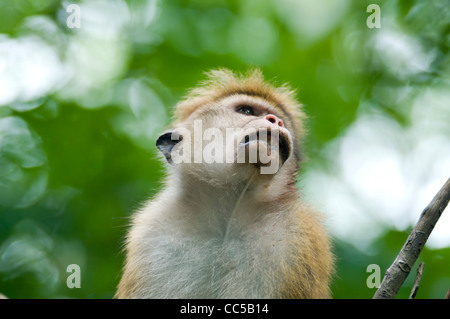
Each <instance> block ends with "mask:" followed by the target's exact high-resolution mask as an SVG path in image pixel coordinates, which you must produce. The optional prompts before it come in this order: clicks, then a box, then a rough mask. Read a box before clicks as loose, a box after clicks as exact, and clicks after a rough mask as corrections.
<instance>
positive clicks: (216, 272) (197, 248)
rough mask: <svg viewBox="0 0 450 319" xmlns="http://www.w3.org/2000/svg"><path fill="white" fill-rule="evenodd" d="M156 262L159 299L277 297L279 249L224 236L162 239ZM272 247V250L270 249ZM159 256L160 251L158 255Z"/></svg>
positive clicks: (154, 276)
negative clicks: (222, 237)
mask: <svg viewBox="0 0 450 319" xmlns="http://www.w3.org/2000/svg"><path fill="white" fill-rule="evenodd" d="M157 246H158V247H155V248H157V249H155V250H154V251H155V253H154V254H153V258H152V259H151V264H150V269H149V271H150V273H151V274H152V277H151V281H152V286H153V288H154V292H155V293H156V295H158V292H160V293H159V295H158V296H156V297H169V298H275V297H276V294H277V293H276V291H277V288H276V287H277V282H276V280H275V279H274V278H273V274H274V273H275V274H276V273H277V271H278V269H276V268H277V267H278V266H277V263H276V260H275V258H277V257H276V255H279V252H276V251H274V248H275V247H274V246H272V245H269V246H268V247H265V246H264V247H262V246H260V245H258V244H255V243H254V242H249V241H246V240H243V239H238V238H236V239H230V240H227V241H226V242H224V241H223V239H221V238H211V239H209V240H205V241H201V240H190V241H177V240H174V239H173V238H171V239H168V238H166V240H163V241H159V243H158V245H157ZM270 247H271V248H270ZM156 252H158V253H156Z"/></svg>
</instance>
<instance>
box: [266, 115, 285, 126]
mask: <svg viewBox="0 0 450 319" xmlns="http://www.w3.org/2000/svg"><path fill="white" fill-rule="evenodd" d="M266 120H268V121H269V122H270V123H272V124H278V126H279V127H283V121H282V120H280V119H279V118H278V117H276V116H275V115H273V114H268V115H266Z"/></svg>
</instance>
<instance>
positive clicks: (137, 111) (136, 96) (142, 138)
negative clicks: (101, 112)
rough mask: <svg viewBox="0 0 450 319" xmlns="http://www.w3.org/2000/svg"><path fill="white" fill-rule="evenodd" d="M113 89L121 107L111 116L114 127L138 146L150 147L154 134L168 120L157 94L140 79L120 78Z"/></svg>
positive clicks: (159, 130) (152, 146)
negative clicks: (121, 79)
mask: <svg viewBox="0 0 450 319" xmlns="http://www.w3.org/2000/svg"><path fill="white" fill-rule="evenodd" d="M116 93H117V99H118V100H119V101H121V102H122V103H121V104H122V107H123V109H124V110H123V112H121V113H120V114H119V115H117V116H116V117H114V118H113V119H112V125H113V127H114V130H116V131H117V132H118V134H120V135H125V136H127V137H128V138H129V139H130V140H131V141H132V142H134V143H135V144H137V145H138V146H140V147H143V148H145V149H154V144H155V137H156V135H157V134H159V133H160V132H161V131H162V130H163V128H164V127H165V125H166V122H167V120H168V118H167V114H166V108H165V106H164V103H163V101H162V100H161V97H160V96H159V95H158V93H156V92H155V90H153V89H152V88H151V87H150V86H149V85H148V84H147V83H146V82H145V81H144V80H141V79H127V80H124V81H121V82H120V83H119V84H118V88H117V90H116ZM123 97H125V98H126V99H125V100H124V99H123Z"/></svg>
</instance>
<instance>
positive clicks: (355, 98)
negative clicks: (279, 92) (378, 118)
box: [0, 0, 450, 298]
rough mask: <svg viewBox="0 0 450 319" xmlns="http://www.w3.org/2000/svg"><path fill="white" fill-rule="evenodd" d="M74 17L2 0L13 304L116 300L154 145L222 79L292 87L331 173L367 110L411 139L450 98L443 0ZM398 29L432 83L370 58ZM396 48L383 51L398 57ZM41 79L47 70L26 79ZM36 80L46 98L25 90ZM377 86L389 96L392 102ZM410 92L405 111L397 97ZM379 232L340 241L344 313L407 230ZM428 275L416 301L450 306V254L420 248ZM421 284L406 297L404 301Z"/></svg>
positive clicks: (319, 164) (4, 170) (5, 237)
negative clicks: (182, 109)
mask: <svg viewBox="0 0 450 319" xmlns="http://www.w3.org/2000/svg"><path fill="white" fill-rule="evenodd" d="M300 2H302V5H299V3H300ZM70 3H72V2H67V1H58V0H36V1H29V0H15V1H6V0H5V1H0V34H1V35H0V43H1V44H0V45H1V47H0V61H7V62H6V63H12V62H11V61H15V62H14V63H16V64H10V65H9V67H11V68H13V69H12V71H11V70H10V73H7V76H6V77H3V78H2V77H0V84H1V85H0V92H1V90H4V91H3V93H2V95H3V99H2V100H1V101H0V102H1V104H2V105H0V291H1V292H2V293H4V294H5V295H7V296H8V297H10V298H110V297H112V296H113V294H114V291H115V287H116V285H117V283H118V281H119V279H120V270H121V266H122V263H123V259H124V255H123V253H122V251H121V248H122V243H123V238H124V235H125V231H126V226H127V223H128V217H129V216H130V215H131V213H132V212H133V210H135V209H136V208H137V207H139V206H140V205H141V204H142V203H143V202H144V201H145V200H146V199H148V198H149V197H150V196H152V195H153V194H155V192H157V190H158V189H159V187H160V182H161V180H162V178H163V174H164V170H163V166H162V164H161V163H160V162H159V160H158V159H157V156H156V155H157V154H156V149H155V147H154V142H155V139H156V137H157V135H158V133H159V132H161V131H162V130H163V129H164V127H165V126H166V125H167V124H168V123H169V122H170V116H171V114H172V110H173V106H174V105H175V103H176V102H177V100H178V99H179V98H181V97H182V96H183V95H184V94H185V93H186V91H187V89H188V88H190V87H192V86H194V85H196V84H197V83H198V82H199V81H201V80H202V79H203V78H204V75H203V74H204V72H205V71H207V70H209V69H211V68H217V67H227V68H231V69H233V70H235V71H238V72H239V71H245V70H247V69H248V68H249V67H251V66H258V67H260V68H261V69H262V70H263V72H264V74H265V76H266V78H267V79H273V80H274V81H275V82H276V83H284V82H288V83H290V85H291V86H292V87H293V88H296V89H297V90H298V96H299V99H300V100H301V101H302V103H303V104H305V111H306V112H307V113H308V116H309V120H308V131H309V135H308V137H307V140H306V141H305V146H304V148H305V153H306V154H307V156H308V163H315V164H314V166H315V167H316V169H319V170H323V171H327V172H331V174H333V172H334V171H333V170H334V167H335V166H334V161H335V160H336V158H335V157H333V156H330V155H329V154H324V152H323V151H322V150H323V149H324V148H325V147H326V145H329V144H330V143H332V142H333V141H335V140H336V139H338V138H340V136H341V135H342V132H344V131H345V130H346V128H348V127H349V126H350V125H351V124H352V123H354V122H355V121H356V120H357V118H358V115H359V114H360V113H361V112H367V109H364V108H363V106H362V104H363V103H362V101H369V102H370V105H371V107H370V110H369V112H372V113H376V114H382V115H383V116H385V117H387V118H390V119H391V120H393V121H394V122H395V123H397V124H398V125H399V126H400V127H402V128H408V126H409V125H410V122H409V117H408V114H409V112H410V109H409V105H410V102H411V101H413V99H414V96H415V94H416V93H417V92H421V91H422V90H424V89H429V88H442V89H443V90H447V91H450V85H449V82H450V67H449V65H450V63H449V62H450V57H449V49H450V37H449V31H450V24H449V22H450V11H449V10H450V3H449V1H446V0H431V1H406V0H405V1H400V0H398V1H394V0H392V1H356V0H355V1H340V2H339V1H332V0H327V1H323V2H321V1H298V2H296V1H294V0H284V1H269V0H262V1H251V0H245V1H237V0H227V1H225V0H222V1H201V0H191V1H187V0H170V1H151V0H149V1H145V0H135V1H134V0H130V1H122V0H115V1H84V2H74V3H77V4H79V5H80V8H81V28H79V29H77V28H74V29H70V28H68V27H67V25H66V21H67V18H68V17H69V14H70V13H68V12H66V7H67V5H68V4H70ZM370 3H377V4H379V5H380V7H381V12H382V18H383V20H382V28H381V29H370V28H368V27H367V25H366V19H367V17H368V16H369V14H370V13H367V12H366V8H367V6H368V4H370ZM308 8H309V9H308ZM308 10H309V11H308ZM308 18H309V19H308ZM303 21H306V22H305V23H306V24H304V25H303V24H302V23H303ZM308 23H309V24H308ZM394 26H395V27H396V28H398V29H399V30H402V32H404V33H405V34H407V35H408V36H409V37H410V38H411V39H414V41H419V43H421V44H422V48H423V51H424V52H425V53H427V54H428V53H430V52H432V53H433V55H432V56H433V59H432V61H431V62H430V63H428V64H427V68H426V69H424V70H416V69H414V70H412V71H411V70H409V71H410V72H409V73H408V72H406V71H404V70H405V69H407V68H403V67H402V66H401V65H400V66H399V65H394V64H396V63H398V61H396V60H395V59H394V61H393V62H392V63H393V64H392V65H390V64H389V63H386V62H385V60H383V55H382V54H381V55H380V50H378V51H376V50H375V49H374V46H373V45H372V44H371V43H373V42H372V41H374V38H375V37H376V36H377V34H378V33H379V32H381V31H382V30H389V28H394ZM27 41H28V42H27ZM26 43H28V45H29V49H26V50H25V49H24V50H25V52H26V53H25V57H21V56H20V55H18V53H17V52H19V51H20V49H21V48H22V49H23V48H24V46H25V44H26ZM33 43H34V46H33V45H31V44H33ZM36 43H37V44H36ZM394 44H395V43H394ZM394 47H395V45H392V47H391V46H389V45H386V46H385V47H383V48H382V49H381V52H385V53H386V56H388V57H389V54H390V50H391V49H392V50H393V49H394ZM25 48H26V47H25ZM43 48H46V50H47V49H49V50H52V52H53V53H54V54H53V55H52V54H50V55H47V56H46V55H45V54H46V52H47V51H45V50H44V49H43ZM18 50H19V51H18ZM27 50H28V51H27ZM377 52H378V53H377ZM41 53H42V55H40V54H41ZM28 56H29V57H30V58H29V59H30V60H29V61H31V62H30V63H31V66H30V65H28V66H26V65H25V64H24V63H25V62H23V61H27V57H28ZM36 56H38V57H39V56H42V59H36V58H35V57H36ZM33 57H34V58H33ZM45 57H47V58H45ZM426 57H427V55H425V57H423V58H421V59H422V60H423V59H425V58H426ZM406 60H408V58H407V59H406ZM17 61H19V62H17ZM419 62H420V61H419ZM21 63H22V64H21ZM51 63H53V65H52V64H51ZM55 64H56V66H55ZM30 67H36V68H38V70H37V71H35V73H33V74H31V73H30V75H27V74H26V73H24V72H26V71H27V70H29V68H30ZM39 67H42V69H39ZM2 68H3V69H4V70H5V69H7V68H8V64H6V65H5V64H3V65H2V64H0V69H2ZM61 69H62V70H63V72H62V74H61V72H60V73H58V72H59V71H54V72H53V71H52V70H61ZM46 71H49V72H50V71H52V72H53V73H50V75H47V76H45V74H46V73H45V72H46ZM39 72H41V73H39ZM42 72H44V73H42ZM402 72H404V73H402ZM0 74H2V73H0ZM36 74H37V75H38V77H37V79H35V82H32V84H33V85H35V86H36V87H37V89H36V90H35V91H33V92H30V91H29V85H25V87H23V86H21V85H22V84H21V83H28V82H26V81H27V79H30V78H32V77H33V76H36ZM40 74H44V76H42V77H41V75H40ZM55 79H56V80H55ZM2 81H3V82H2ZM24 81H25V82H24ZM30 81H31V80H30ZM30 83H31V82H30ZM45 83H49V84H48V86H45ZM380 83H381V84H382V87H384V88H388V89H386V90H385V91H382V92H381V93H380V92H379V91H375V90H377V89H378V88H379V87H380ZM17 88H19V89H17ZM404 88H408V89H409V91H408V93H407V94H406V97H403V98H402V99H399V98H397V99H393V98H392V90H396V89H398V90H400V89H404ZM374 92H375V93H374ZM5 96H6V97H5ZM446 101H447V102H448V101H449V100H448V99H447V100H446ZM443 103H446V102H443ZM424 107H427V106H424ZM444 107H447V108H449V107H450V105H444ZM366 108H367V106H366ZM447 119H448V117H447V118H445V120H447ZM443 121H444V120H443ZM444 123H445V122H444ZM446 123H447V124H448V122H446ZM443 127H444V128H443V129H442V130H441V131H440V134H441V135H442V136H443V138H448V136H450V135H449V134H448V133H449V131H448V128H445V125H443ZM446 145H448V144H446ZM353 152H358V150H357V149H355V150H353ZM309 167H310V166H309V165H306V166H305V168H304V169H303V170H304V173H307V172H308V169H309ZM448 173H449V171H448V170H447V171H445V170H443V171H442V177H443V178H444V180H445V178H446V177H448ZM446 175H447V176H446ZM386 183H389V181H386ZM356 200H357V199H356ZM411 213H418V212H411ZM447 213H448V212H447ZM383 227H384V228H383V230H382V231H381V232H380V234H379V236H378V237H377V238H376V239H375V240H374V241H373V242H372V243H371V244H370V246H368V247H367V248H366V249H361V248H360V247H357V245H356V243H355V242H352V241H349V240H345V239H343V238H339V237H338V236H336V238H335V239H334V245H335V252H336V256H337V266H338V269H337V277H336V279H335V281H334V284H333V287H332V290H333V295H334V297H335V298H371V297H372V296H373V294H374V292H375V290H374V289H369V288H368V287H367V285H366V279H367V277H368V275H369V274H368V273H367V272H366V268H367V266H368V265H369V264H378V265H380V267H381V269H382V273H383V274H384V270H385V269H387V267H388V266H389V265H390V264H391V263H392V261H393V260H394V258H395V256H396V255H397V253H398V251H399V249H400V248H401V246H402V245H403V243H404V241H405V239H406V237H407V235H408V233H409V231H410V229H411V228H410V227H411V225H410V226H409V228H408V227H406V228H405V227H404V228H403V229H398V228H397V227H395V226H394V225H388V224H384V225H383ZM420 260H421V261H425V263H426V266H425V273H424V276H423V279H422V285H421V287H420V290H419V293H418V296H417V297H418V298H443V297H444V295H445V293H446V292H447V290H448V289H450V272H449V270H450V269H449V264H450V248H449V247H447V248H440V249H429V248H427V247H425V249H424V251H423V252H422V254H421V257H420ZM69 264H78V265H80V267H81V269H82V282H81V288H80V289H69V288H67V286H66V278H67V276H68V275H69V274H68V273H67V272H66V267H67V265H69ZM416 267H417V265H416ZM416 267H415V268H414V269H413V273H414V272H415V269H416ZM413 279H414V278H413V276H410V277H409V278H408V281H407V283H406V284H405V286H404V287H403V288H402V291H401V292H400V294H399V296H398V297H399V298H407V297H408V295H409V292H410V288H411V286H412V282H413Z"/></svg>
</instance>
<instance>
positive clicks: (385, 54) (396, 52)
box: [371, 26, 436, 78]
mask: <svg viewBox="0 0 450 319" xmlns="http://www.w3.org/2000/svg"><path fill="white" fill-rule="evenodd" d="M371 42H372V43H371V46H372V47H373V49H374V51H375V53H376V58H377V60H376V61H377V62H378V61H379V62H381V65H382V66H383V67H384V69H385V70H386V71H387V72H389V73H391V74H392V75H394V76H397V77H399V78H407V77H409V76H412V75H415V74H418V73H421V72H427V71H429V69H430V65H431V63H432V62H433V60H434V59H435V57H436V54H435V52H433V51H431V52H426V51H425V50H424V48H423V46H422V44H421V43H420V40H419V38H417V37H413V36H409V35H407V34H405V33H402V32H400V31H396V30H395V27H394V26H392V27H383V28H381V29H380V30H379V31H378V32H377V33H376V35H375V36H374V37H373V38H372V41H371Z"/></svg>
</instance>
